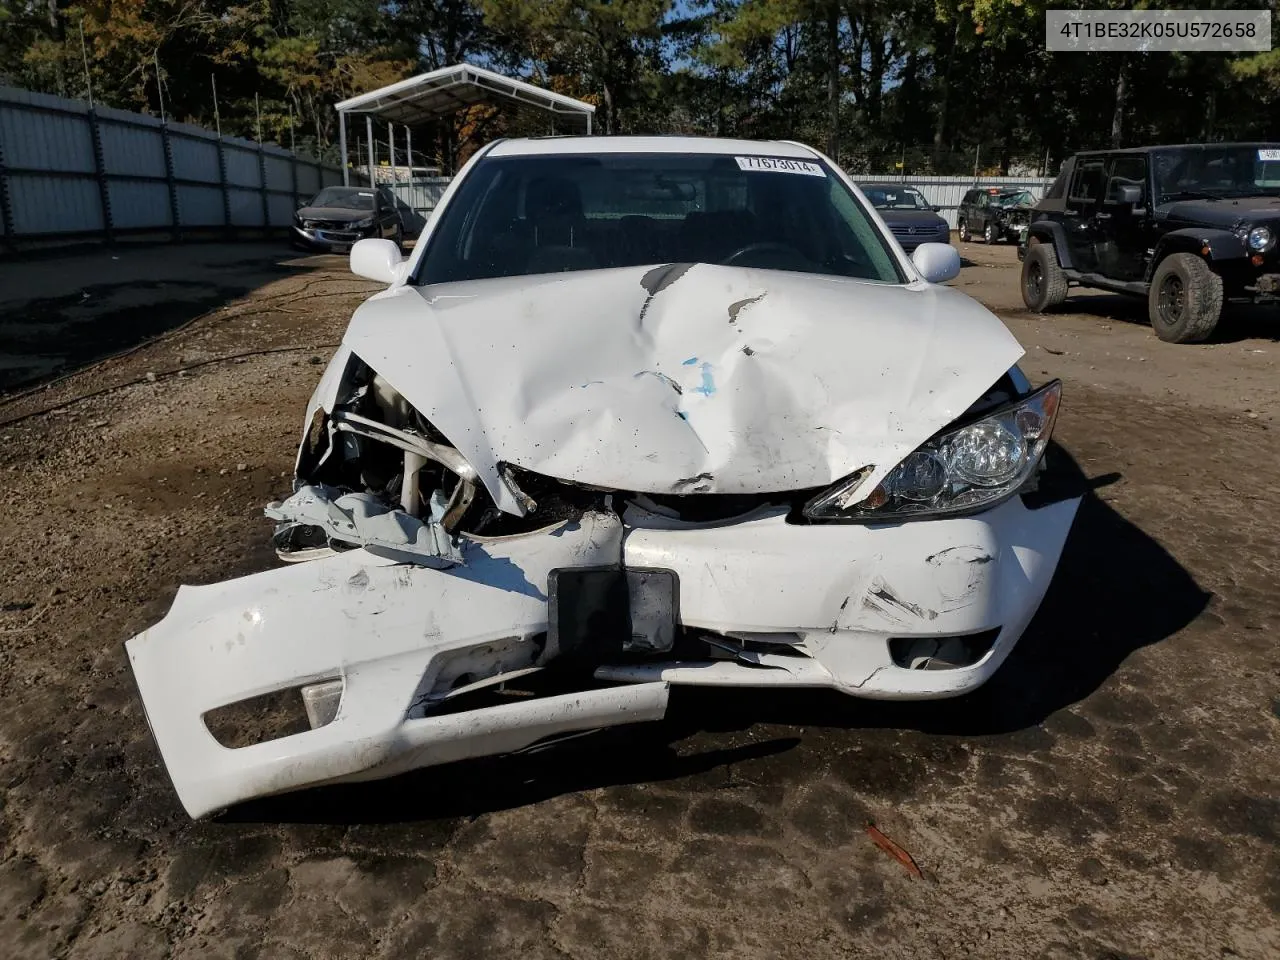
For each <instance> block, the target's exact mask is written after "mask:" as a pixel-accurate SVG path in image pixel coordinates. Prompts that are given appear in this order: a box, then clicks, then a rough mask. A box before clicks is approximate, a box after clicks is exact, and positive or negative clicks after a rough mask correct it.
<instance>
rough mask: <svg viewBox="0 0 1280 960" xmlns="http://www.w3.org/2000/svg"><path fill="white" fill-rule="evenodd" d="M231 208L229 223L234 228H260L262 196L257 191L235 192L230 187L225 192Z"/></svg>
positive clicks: (235, 190)
mask: <svg viewBox="0 0 1280 960" xmlns="http://www.w3.org/2000/svg"><path fill="white" fill-rule="evenodd" d="M227 197H228V202H229V204H230V206H231V223H232V225H233V226H236V227H260V226H262V225H263V224H262V194H260V193H259V192H258V191H257V190H237V189H235V188H234V187H232V188H231V189H230V190H228V191H227Z"/></svg>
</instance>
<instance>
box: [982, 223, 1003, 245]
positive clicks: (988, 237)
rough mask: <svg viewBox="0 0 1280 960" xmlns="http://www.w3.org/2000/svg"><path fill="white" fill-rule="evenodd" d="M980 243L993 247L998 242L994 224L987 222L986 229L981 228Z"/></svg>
mask: <svg viewBox="0 0 1280 960" xmlns="http://www.w3.org/2000/svg"><path fill="white" fill-rule="evenodd" d="M982 242H983V243H989V244H991V245H993V246H994V245H995V244H997V243H999V242H1000V233H999V231H997V230H996V225H995V224H994V223H991V222H990V221H988V222H987V225H986V227H984V228H983V230H982Z"/></svg>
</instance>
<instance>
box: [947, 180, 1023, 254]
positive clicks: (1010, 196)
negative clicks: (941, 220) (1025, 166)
mask: <svg viewBox="0 0 1280 960" xmlns="http://www.w3.org/2000/svg"><path fill="white" fill-rule="evenodd" d="M1035 202H1036V201H1035V197H1033V196H1032V195H1031V194H1030V192H1029V191H1027V190H1025V189H1023V188H1022V187H975V188H974V189H972V190H970V191H968V192H967V193H966V194H965V195H964V198H963V199H962V200H961V201H960V209H959V210H958V211H957V213H956V231H957V232H958V233H959V234H960V239H961V240H964V241H966V242H967V241H969V240H972V239H973V238H974V237H975V236H978V237H981V238H982V239H983V241H984V242H985V243H999V242H1000V241H1001V240H1017V241H1019V242H1021V240H1022V238H1023V236H1024V235H1025V229H1026V225H1027V223H1028V222H1029V221H1030V219H1031V207H1032V206H1033V205H1034V204H1035Z"/></svg>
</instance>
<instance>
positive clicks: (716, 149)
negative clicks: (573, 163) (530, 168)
mask: <svg viewBox="0 0 1280 960" xmlns="http://www.w3.org/2000/svg"><path fill="white" fill-rule="evenodd" d="M591 153H719V154H724V153H732V154H738V155H740V156H747V157H788V158H792V159H802V160H820V159H822V158H821V156H820V155H819V154H818V152H817V151H816V150H814V149H812V148H811V147H806V146H805V145H804V144H801V143H792V142H790V141H787V140H730V139H728V138H721V137H527V138H522V139H515V140H501V141H499V142H498V143H496V144H494V145H493V148H492V149H491V150H490V151H489V156H491V157H528V156H554V155H556V154H591Z"/></svg>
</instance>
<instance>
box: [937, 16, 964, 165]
mask: <svg viewBox="0 0 1280 960" xmlns="http://www.w3.org/2000/svg"><path fill="white" fill-rule="evenodd" d="M959 42H960V18H959V17H957V18H956V27H955V33H954V34H953V35H952V37H951V45H950V46H949V47H948V48H947V58H946V60H945V66H944V67H943V70H942V76H941V78H940V79H941V82H940V83H939V90H938V115H937V117H936V118H935V121H934V127H933V161H934V164H935V166H936V165H937V163H938V162H939V161H940V160H941V158H942V144H943V142H944V139H945V137H946V135H947V100H948V97H949V95H950V93H951V64H952V61H953V60H954V59H955V55H956V45H957V44H958V43H959Z"/></svg>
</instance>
